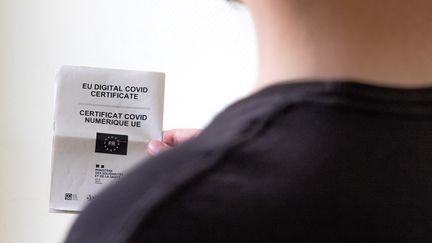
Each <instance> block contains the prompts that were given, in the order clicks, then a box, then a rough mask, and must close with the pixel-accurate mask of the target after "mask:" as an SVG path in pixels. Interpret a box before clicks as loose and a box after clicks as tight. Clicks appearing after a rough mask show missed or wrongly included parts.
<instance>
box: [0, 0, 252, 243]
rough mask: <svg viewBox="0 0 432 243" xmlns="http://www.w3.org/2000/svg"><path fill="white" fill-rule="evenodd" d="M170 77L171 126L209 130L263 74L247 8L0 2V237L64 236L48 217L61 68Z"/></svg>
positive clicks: (188, 2) (172, 1)
mask: <svg viewBox="0 0 432 243" xmlns="http://www.w3.org/2000/svg"><path fill="white" fill-rule="evenodd" d="M64 64H67V65H80V66H95V67H106V68H121V69H135V70H143V71H160V72H165V73H166V75H167V76H166V93H165V112H164V129H172V128H188V127H193V128H203V127H205V126H206V125H207V124H208V123H209V122H210V121H211V119H212V118H213V116H214V115H215V114H217V113H219V112H220V111H222V109H224V108H225V107H226V106H227V105H229V104H230V103H232V102H233V101H235V100H237V99H239V98H241V97H243V96H244V95H246V94H247V93H248V92H249V91H250V90H251V88H252V85H253V83H254V81H255V78H256V66H257V57H256V43H255V34H254V32H253V29H252V21H251V19H250V16H249V14H248V12H247V9H245V8H243V7H241V6H239V5H232V4H229V3H227V2H226V1H225V0H121V1H120V0H85V1H84V0H75V1H65V0H38V1H35V0H0V118H1V119H0V135H1V139H0V242H7V243H9V242H11V243H21V242H25V243H28V242H44V243H50V242H62V240H63V239H64V237H65V234H66V233H67V231H68V229H69V227H70V226H71V224H72V222H73V221H74V219H75V218H76V215H74V214H52V213H48V198H49V187H50V173H51V146H52V134H53V131H52V124H53V110H54V76H55V73H56V71H57V70H58V68H59V67H60V66H61V65H64Z"/></svg>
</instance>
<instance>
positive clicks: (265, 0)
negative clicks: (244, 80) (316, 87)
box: [244, 0, 432, 91]
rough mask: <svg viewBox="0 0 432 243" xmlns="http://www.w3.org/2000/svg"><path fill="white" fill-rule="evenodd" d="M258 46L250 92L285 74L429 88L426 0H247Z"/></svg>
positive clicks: (431, 17) (431, 23) (430, 24)
mask: <svg viewBox="0 0 432 243" xmlns="http://www.w3.org/2000/svg"><path fill="white" fill-rule="evenodd" d="M244 3H246V4H247V5H248V7H249V9H250V11H251V14H252V16H253V19H254V22H255V27H256V31H257V39H258V46H259V59H260V63H259V80H258V82H257V85H256V87H255V91H256V90H259V89H262V88H264V87H266V86H269V85H272V84H276V83H281V82H289V81H290V80H297V81H298V80H305V81H306V80H312V79H314V80H316V79H319V80H330V79H331V80H334V79H347V78H348V79H349V78H351V79H356V80H360V81H361V82H364V83H368V84H373V85H378V86H386V87H396V88H423V87H429V86H432V14H430V9H432V2H431V1H429V0H412V1H406V0H321V1H309V0H244Z"/></svg>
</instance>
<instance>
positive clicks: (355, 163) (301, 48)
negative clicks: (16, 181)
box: [67, 0, 432, 242]
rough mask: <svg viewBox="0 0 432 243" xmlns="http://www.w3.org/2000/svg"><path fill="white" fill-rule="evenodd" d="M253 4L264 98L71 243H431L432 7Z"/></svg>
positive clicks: (147, 169) (150, 165)
mask: <svg viewBox="0 0 432 243" xmlns="http://www.w3.org/2000/svg"><path fill="white" fill-rule="evenodd" d="M243 2H244V4H246V5H247V6H248V7H249V9H250V11H251V14H252V16H253V18H254V22H255V26H256V30H257V35H258V43H259V54H260V65H259V68H260V70H259V71H260V72H259V78H258V82H257V86H256V90H255V92H254V93H253V94H251V95H250V96H249V97H247V98H245V99H243V100H241V101H238V102H236V103H235V104H233V105H231V106H230V107H228V108H227V109H226V110H225V111H223V112H222V113H221V114H219V115H218V116H217V117H216V118H215V119H214V121H213V122H212V123H211V124H210V125H209V126H208V127H207V128H206V129H204V130H203V132H202V133H200V134H199V135H198V136H197V137H195V138H193V139H191V140H189V141H187V142H185V143H183V144H181V145H179V146H175V147H174V148H173V149H170V150H169V151H165V152H163V153H160V154H159V155H158V156H156V157H154V158H152V159H151V160H149V161H147V162H146V163H144V164H143V165H142V166H140V167H138V168H137V169H136V170H135V171H134V172H132V173H130V174H129V175H128V176H127V177H126V178H124V179H123V180H122V181H121V182H120V183H118V184H116V185H114V186H112V187H111V188H109V189H108V190H106V191H104V192H103V193H102V194H101V195H100V196H99V198H98V199H97V200H96V201H95V202H94V203H93V204H91V205H90V206H89V207H88V208H87V209H86V210H85V211H84V212H83V213H82V215H81V216H80V217H79V218H78V220H77V222H76V224H75V225H74V226H73V228H72V230H71V232H70V235H69V237H68V239H67V242H431V241H432V163H431V161H432V129H431V124H432V78H431V77H432V68H430V67H432V45H431V44H430V43H432V15H431V14H430V10H431V9H432V2H430V1H426V0H412V1H405V0H321V1H307V0H244V1H243ZM171 135H172V134H171ZM172 139H173V138H172V137H171V138H167V140H166V141H165V142H167V143H168V145H170V144H173V141H174V140H172ZM163 146H166V145H164V144H162V143H157V142H152V143H151V146H150V147H149V150H150V151H153V152H154V153H155V152H157V151H158V150H160V149H161V148H162V147H163ZM110 194H111V195H112V194H115V195H118V198H117V199H116V200H114V201H112V200H111V198H112V197H108V196H107V195H110Z"/></svg>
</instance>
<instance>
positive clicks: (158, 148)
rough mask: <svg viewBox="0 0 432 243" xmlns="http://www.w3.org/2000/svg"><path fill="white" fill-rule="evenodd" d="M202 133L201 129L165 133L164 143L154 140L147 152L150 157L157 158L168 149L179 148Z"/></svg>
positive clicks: (148, 146) (174, 130) (176, 130)
mask: <svg viewBox="0 0 432 243" xmlns="http://www.w3.org/2000/svg"><path fill="white" fill-rule="evenodd" d="M200 132H201V130H200V129H173V130H168V131H165V132H164V133H163V138H162V142H161V141H157V140H152V141H150V142H149V143H148V145H147V152H148V153H149V154H150V155H152V156H155V155H156V154H158V153H160V152H162V151H164V150H166V149H169V148H171V147H174V146H177V145H179V144H181V143H184V142H186V141H187V140H189V139H191V138H193V137H196V136H198V134H199V133H200Z"/></svg>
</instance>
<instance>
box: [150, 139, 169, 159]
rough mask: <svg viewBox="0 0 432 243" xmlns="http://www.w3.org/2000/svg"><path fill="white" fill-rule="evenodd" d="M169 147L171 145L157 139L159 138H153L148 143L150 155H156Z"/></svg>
mask: <svg viewBox="0 0 432 243" xmlns="http://www.w3.org/2000/svg"><path fill="white" fill-rule="evenodd" d="M167 148H169V146H168V145H166V144H165V143H162V142H161V141H157V140H151V141H150V142H149V143H148V145H147V152H148V153H149V154H150V155H152V156H155V155H156V154H158V153H160V152H162V151H163V150H165V149H167Z"/></svg>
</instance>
